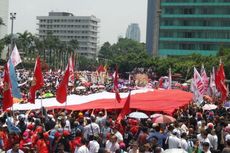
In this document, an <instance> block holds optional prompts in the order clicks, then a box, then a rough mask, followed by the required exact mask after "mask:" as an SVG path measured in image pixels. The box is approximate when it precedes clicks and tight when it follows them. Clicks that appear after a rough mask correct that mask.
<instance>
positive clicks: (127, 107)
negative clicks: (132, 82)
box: [117, 93, 131, 122]
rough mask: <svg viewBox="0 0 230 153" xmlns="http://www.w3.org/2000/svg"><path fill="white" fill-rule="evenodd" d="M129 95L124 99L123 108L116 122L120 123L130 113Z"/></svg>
mask: <svg viewBox="0 0 230 153" xmlns="http://www.w3.org/2000/svg"><path fill="white" fill-rule="evenodd" d="M130 95H131V93H129V95H128V97H127V99H126V102H125V104H124V107H123V109H122V110H121V112H120V114H119V115H118V117H117V121H118V122H120V121H121V120H122V119H124V118H125V116H126V115H127V114H129V112H130V111H131V110H130Z"/></svg>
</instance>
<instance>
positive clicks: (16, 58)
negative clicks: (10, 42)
mask: <svg viewBox="0 0 230 153" xmlns="http://www.w3.org/2000/svg"><path fill="white" fill-rule="evenodd" d="M10 59H11V61H12V63H13V65H14V67H15V66H17V65H18V64H19V63H21V62H22V60H21V57H20V54H19V52H18V48H17V46H16V45H15V46H14V49H13V51H12V53H11V55H10Z"/></svg>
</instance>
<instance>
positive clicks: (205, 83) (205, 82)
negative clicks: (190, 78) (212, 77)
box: [201, 64, 209, 94]
mask: <svg viewBox="0 0 230 153" xmlns="http://www.w3.org/2000/svg"><path fill="white" fill-rule="evenodd" d="M201 78H202V82H203V88H204V94H207V93H208V87H209V78H208V76H207V74H206V71H205V68H204V65H203V64H202V67H201Z"/></svg>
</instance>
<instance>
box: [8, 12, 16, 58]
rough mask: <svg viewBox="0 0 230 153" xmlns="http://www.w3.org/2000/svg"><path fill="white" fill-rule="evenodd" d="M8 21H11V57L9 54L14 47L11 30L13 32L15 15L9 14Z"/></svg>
mask: <svg viewBox="0 0 230 153" xmlns="http://www.w3.org/2000/svg"><path fill="white" fill-rule="evenodd" d="M10 19H11V46H10V47H11V51H10V54H9V56H10V55H11V52H12V51H13V47H14V46H13V45H14V40H13V30H14V20H15V19H16V13H10Z"/></svg>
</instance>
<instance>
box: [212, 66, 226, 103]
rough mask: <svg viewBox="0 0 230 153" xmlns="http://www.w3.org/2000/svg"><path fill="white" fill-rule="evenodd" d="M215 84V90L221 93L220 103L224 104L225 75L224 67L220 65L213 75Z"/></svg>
mask: <svg viewBox="0 0 230 153" xmlns="http://www.w3.org/2000/svg"><path fill="white" fill-rule="evenodd" d="M215 83H216V87H217V89H218V90H219V91H220V93H221V101H222V102H224V101H225V100H226V99H227V96H228V95H227V94H228V91H227V87H226V85H225V73H224V65H223V64H222V63H221V64H220V66H219V68H218V70H217V71H216V75H215Z"/></svg>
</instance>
